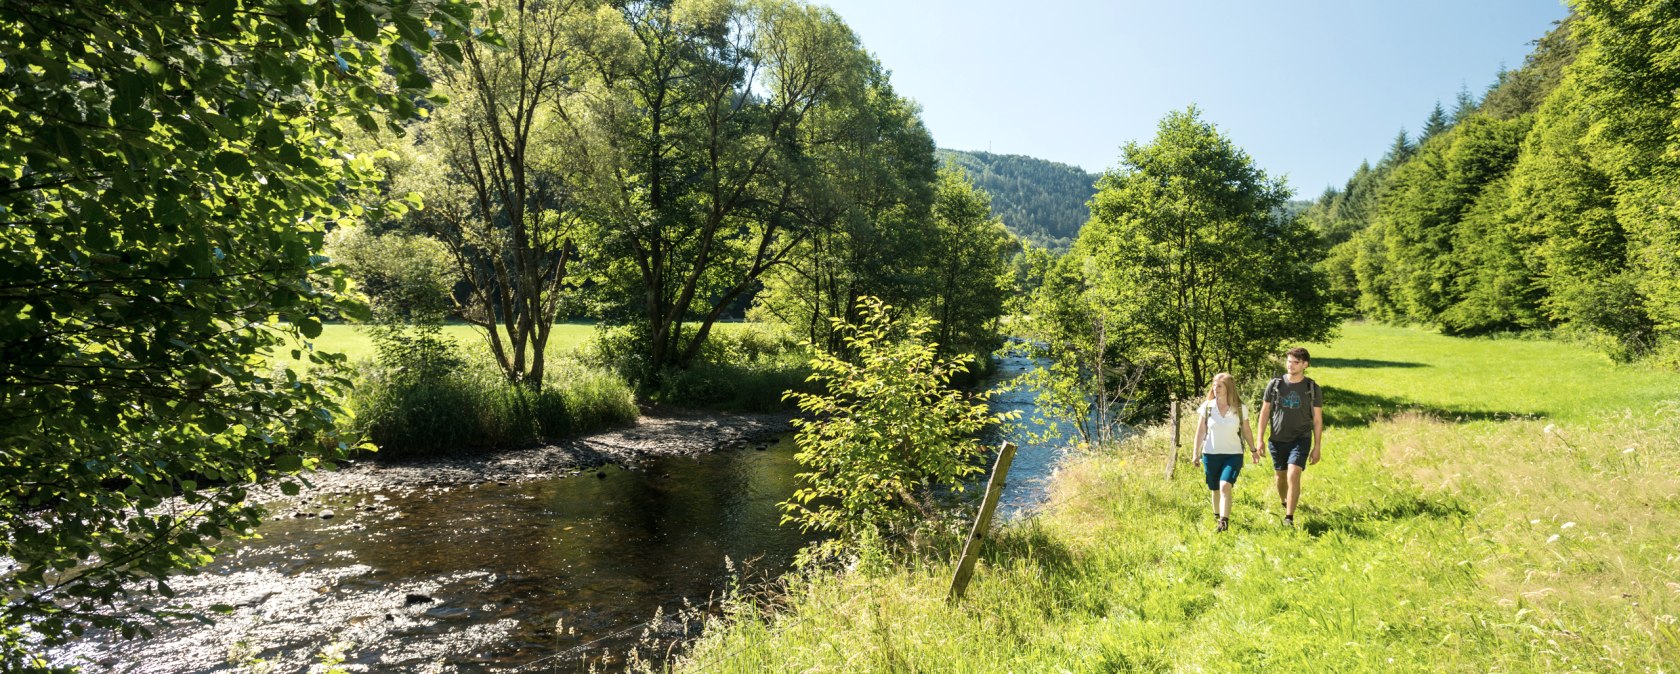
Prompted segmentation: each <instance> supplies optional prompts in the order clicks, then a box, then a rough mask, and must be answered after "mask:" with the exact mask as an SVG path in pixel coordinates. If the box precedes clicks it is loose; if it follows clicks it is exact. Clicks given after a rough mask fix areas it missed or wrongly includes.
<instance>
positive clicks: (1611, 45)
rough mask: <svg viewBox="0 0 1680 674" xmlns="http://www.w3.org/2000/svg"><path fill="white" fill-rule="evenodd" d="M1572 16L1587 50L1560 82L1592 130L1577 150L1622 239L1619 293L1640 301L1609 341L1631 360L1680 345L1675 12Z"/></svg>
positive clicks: (1623, 9)
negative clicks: (1569, 86)
mask: <svg viewBox="0 0 1680 674" xmlns="http://www.w3.org/2000/svg"><path fill="white" fill-rule="evenodd" d="M1576 7H1577V10H1578V11H1579V12H1580V14H1581V19H1580V22H1579V24H1578V28H1579V30H1580V33H1581V36H1582V38H1583V40H1584V41H1585V42H1586V43H1587V46H1585V47H1583V51H1582V53H1581V55H1580V57H1579V58H1578V59H1577V60H1576V61H1575V63H1574V64H1572V65H1571V67H1570V70H1569V74H1568V75H1566V77H1569V78H1573V79H1575V80H1576V82H1577V83H1578V85H1579V87H1580V96H1581V98H1580V103H1581V109H1580V110H1579V111H1578V112H1577V113H1576V114H1584V115H1588V116H1589V118H1590V120H1591V122H1590V124H1591V126H1590V127H1589V128H1588V130H1587V135H1586V138H1585V139H1584V142H1583V146H1584V147H1585V149H1586V150H1587V153H1588V155H1589V157H1590V158H1591V161H1592V164H1593V167H1594V168H1595V169H1597V170H1598V171H1600V172H1602V173H1603V174H1605V175H1606V176H1608V178H1609V180H1610V185H1611V188H1612V190H1613V191H1614V194H1615V199H1614V217H1615V220H1616V222H1617V223H1618V224H1619V225H1620V228H1621V229H1622V230H1623V232H1625V234H1626V237H1627V258H1626V267H1625V268H1626V269H1629V270H1631V271H1632V272H1633V273H1634V275H1633V276H1632V277H1631V278H1628V279H1626V280H1625V281H1624V282H1623V283H1622V284H1621V285H1623V286H1624V287H1625V288H1626V289H1627V290H1628V291H1631V292H1633V293H1636V294H1637V297H1638V299H1639V301H1638V302H1637V304H1636V305H1635V307H1636V308H1635V310H1634V311H1633V312H1632V313H1633V317H1636V320H1634V321H1632V322H1631V324H1625V325H1623V326H1620V329H1618V330H1616V333H1618V334H1616V337H1617V339H1618V340H1620V341H1621V342H1622V343H1623V344H1624V345H1626V346H1627V347H1631V348H1630V351H1632V352H1633V353H1637V352H1639V351H1642V350H1645V349H1648V348H1650V347H1652V346H1655V342H1656V341H1657V340H1658V339H1659V338H1661V339H1666V340H1670V341H1673V340H1677V339H1680V211H1677V210H1676V208H1675V193H1676V190H1677V189H1680V134H1676V126H1675V114H1674V111H1675V109H1676V106H1677V105H1680V93H1676V92H1680V7H1676V6H1674V5H1673V4H1671V3H1640V2H1630V1H1627V0H1581V1H1580V2H1578V3H1576ZM1640 323H1644V324H1646V325H1648V326H1649V327H1648V328H1645V327H1642V326H1640V325H1639V324H1640Z"/></svg>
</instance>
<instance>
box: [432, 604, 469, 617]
mask: <svg viewBox="0 0 1680 674" xmlns="http://www.w3.org/2000/svg"><path fill="white" fill-rule="evenodd" d="M470 614H471V612H470V611H468V610H466V609H464V608H461V607H459V606H439V607H437V608H434V609H432V610H430V611H427V612H426V617H428V618H435V619H437V620H461V619H463V618H466V617H468V616H469V615H470Z"/></svg>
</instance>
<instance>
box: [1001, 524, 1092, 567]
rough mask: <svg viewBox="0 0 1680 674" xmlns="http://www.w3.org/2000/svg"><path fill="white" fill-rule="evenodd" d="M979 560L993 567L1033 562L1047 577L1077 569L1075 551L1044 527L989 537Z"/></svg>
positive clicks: (1023, 528) (1017, 529)
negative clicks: (1016, 562) (1022, 561)
mask: <svg viewBox="0 0 1680 674" xmlns="http://www.w3.org/2000/svg"><path fill="white" fill-rule="evenodd" d="M980 556H981V557H982V558H983V559H985V560H986V563H987V564H992V565H1000V564H1008V563H1009V562H1011V561H1014V560H1023V559H1025V560H1031V562H1032V563H1033V565H1034V566H1037V567H1038V568H1040V569H1042V570H1043V571H1044V572H1045V574H1046V575H1048V576H1060V575H1066V574H1067V573H1068V572H1070V571H1073V570H1074V568H1075V562H1074V557H1073V550H1071V549H1069V548H1068V546H1067V544H1066V543H1063V542H1062V541H1061V539H1059V538H1057V537H1056V536H1054V535H1053V534H1051V533H1050V532H1048V531H1046V530H1045V529H1044V528H1043V527H1039V526H1033V525H1031V524H1028V525H1027V526H1020V527H1012V528H1010V529H1009V530H1008V531H1007V532H1005V533H1003V534H1001V535H992V536H988V537H987V538H985V539H984V540H983V541H981V546H980Z"/></svg>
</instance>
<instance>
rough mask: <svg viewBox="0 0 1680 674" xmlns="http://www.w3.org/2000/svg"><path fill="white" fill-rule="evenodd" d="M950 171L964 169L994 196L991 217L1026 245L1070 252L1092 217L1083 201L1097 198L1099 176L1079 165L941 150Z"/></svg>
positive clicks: (1014, 156) (940, 154) (971, 178)
mask: <svg viewBox="0 0 1680 674" xmlns="http://www.w3.org/2000/svg"><path fill="white" fill-rule="evenodd" d="M939 160H940V161H941V162H943V163H944V164H945V165H946V166H950V167H956V168H961V169H962V170H964V171H967V172H968V175H969V179H970V180H972V181H974V184H975V185H977V186H978V187H980V189H983V190H985V191H986V192H988V193H990V194H991V195H992V212H993V213H996V214H997V215H998V216H1000V217H1002V218H1003V224H1004V225H1006V226H1008V227H1009V231H1011V232H1014V233H1015V235H1016V236H1019V237H1021V238H1023V239H1026V240H1027V241H1030V242H1032V243H1034V244H1036V245H1038V246H1042V247H1044V248H1050V249H1052V250H1058V251H1060V250H1066V249H1067V247H1068V246H1069V245H1071V244H1072V243H1073V239H1074V237H1076V236H1078V235H1079V228H1080V227H1081V226H1082V225H1084V224H1085V220H1086V219H1087V218H1089V217H1090V215H1091V211H1090V209H1089V208H1088V207H1087V206H1086V205H1085V202H1087V201H1089V200H1090V199H1091V195H1092V194H1095V193H1096V187H1095V185H1096V182H1097V175H1096V174H1093V173H1086V172H1085V170H1084V169H1081V168H1079V167H1078V166H1069V165H1067V164H1059V163H1056V162H1053V161H1046V160H1043V159H1038V158H1034V157H1026V156H1022V155H1018V154H992V153H990V152H966V151H963V150H947V149H943V148H941V149H940V150H939Z"/></svg>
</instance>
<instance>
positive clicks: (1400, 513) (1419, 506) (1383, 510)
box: [1301, 494, 1470, 538]
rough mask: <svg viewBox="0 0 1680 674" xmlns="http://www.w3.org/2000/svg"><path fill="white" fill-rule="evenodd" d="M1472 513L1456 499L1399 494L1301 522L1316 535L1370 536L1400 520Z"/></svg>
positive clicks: (1320, 514)
mask: <svg viewBox="0 0 1680 674" xmlns="http://www.w3.org/2000/svg"><path fill="white" fill-rule="evenodd" d="M1469 514H1470V511H1469V510H1467V509H1465V507H1464V506H1463V505H1460V504H1459V503H1458V502H1457V501H1455V500H1452V499H1429V498H1424V497H1421V496H1419V495H1417V494H1395V495H1392V496H1390V497H1388V498H1386V499H1383V500H1381V501H1374V502H1371V503H1364V504H1360V505H1357V506H1344V507H1341V508H1336V509H1334V510H1330V511H1327V512H1324V513H1319V514H1316V515H1313V516H1311V517H1308V518H1306V521H1304V522H1302V523H1301V530H1302V531H1305V532H1306V533H1307V534H1308V535H1310V536H1313V537H1315V538H1316V537H1319V536H1323V535H1325V534H1327V533H1332V532H1334V533H1340V534H1342V535H1343V536H1347V537H1349V538H1370V537H1371V535H1372V533H1373V529H1380V528H1381V527H1382V525H1384V524H1386V523H1391V522H1395V521H1398V520H1403V519H1412V518H1419V517H1422V518H1429V519H1447V518H1461V517H1465V516H1468V515H1469Z"/></svg>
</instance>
